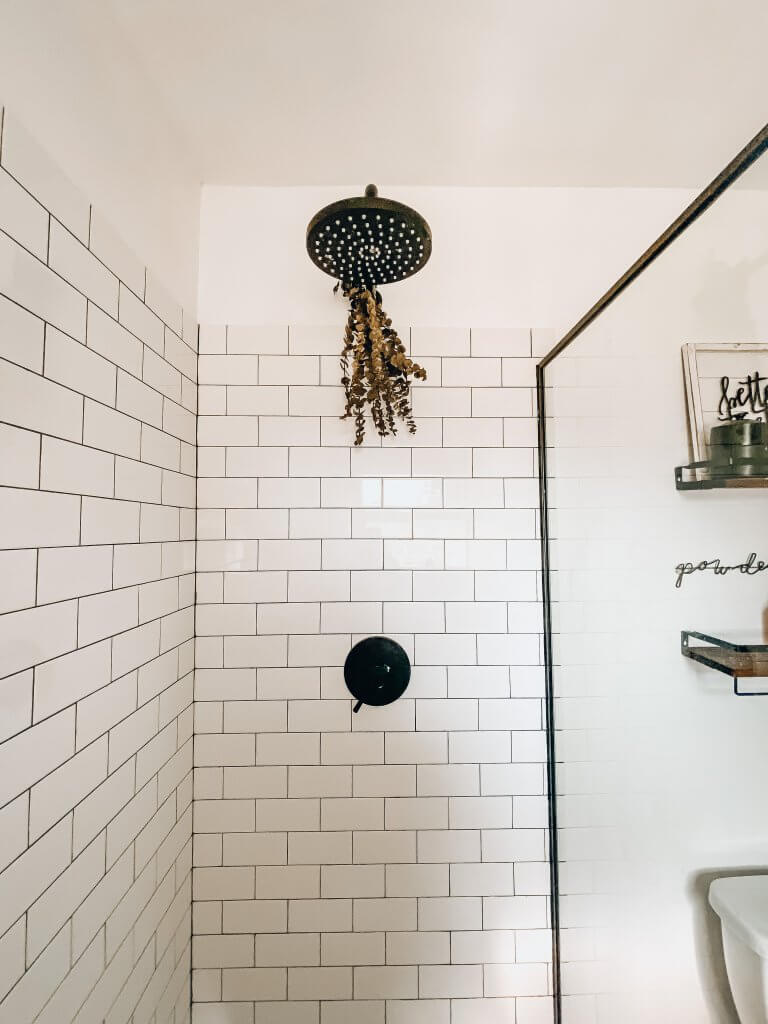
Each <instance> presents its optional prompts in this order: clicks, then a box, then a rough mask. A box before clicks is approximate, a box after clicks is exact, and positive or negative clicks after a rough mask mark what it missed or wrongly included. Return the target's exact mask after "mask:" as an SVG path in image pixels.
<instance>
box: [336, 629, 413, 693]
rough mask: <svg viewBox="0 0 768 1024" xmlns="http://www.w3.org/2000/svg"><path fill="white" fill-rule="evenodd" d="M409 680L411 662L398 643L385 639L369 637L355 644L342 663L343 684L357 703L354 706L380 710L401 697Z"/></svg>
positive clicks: (384, 637)
mask: <svg viewBox="0 0 768 1024" xmlns="http://www.w3.org/2000/svg"><path fill="white" fill-rule="evenodd" d="M410 678H411V663H410V661H409V660H408V655H407V654H406V653H405V651H404V650H403V648H402V647H401V646H400V644H398V643H396V642H395V641H394V640H390V639H389V637H386V636H369V637H367V638H366V639H365V640H361V641H360V643H358V644H355V646H354V647H353V648H352V650H351V651H350V652H349V654H348V655H347V660H346V661H345V662H344V682H345V683H346V684H347V689H348V690H349V692H350V693H351V694H352V696H353V697H354V698H355V700H356V701H357V704H356V705H355V707H354V710H355V711H359V710H360V707H361V705H363V704H371V705H372V706H373V707H381V706H382V705H384V704H391V703H392V702H393V701H396V700H397V698H398V697H402V695H403V694H404V693H405V691H406V689H407V688H408V683H409V681H410Z"/></svg>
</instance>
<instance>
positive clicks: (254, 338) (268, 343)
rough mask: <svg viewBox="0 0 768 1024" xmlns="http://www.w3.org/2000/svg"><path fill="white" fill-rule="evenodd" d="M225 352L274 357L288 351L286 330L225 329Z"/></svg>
mask: <svg viewBox="0 0 768 1024" xmlns="http://www.w3.org/2000/svg"><path fill="white" fill-rule="evenodd" d="M226 343H227V345H226V347H227V352H234V353H246V354H254V355H274V354H277V355H279V354H281V353H286V352H287V351H288V328H287V327H283V326H274V327H273V326H257V327H241V326H238V325H232V324H231V325H230V326H229V327H227V329H226Z"/></svg>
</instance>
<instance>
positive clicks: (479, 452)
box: [473, 448, 533, 507]
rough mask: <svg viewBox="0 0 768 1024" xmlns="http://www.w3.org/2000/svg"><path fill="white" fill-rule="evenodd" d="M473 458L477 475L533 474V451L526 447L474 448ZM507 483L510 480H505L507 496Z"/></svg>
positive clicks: (512, 475) (523, 475) (513, 475)
mask: <svg viewBox="0 0 768 1024" xmlns="http://www.w3.org/2000/svg"><path fill="white" fill-rule="evenodd" d="M473 458H474V473H475V475H476V476H479V477H483V476H484V477H518V476H519V477H529V476H532V474H533V453H532V451H531V450H530V449H528V448H475V449H474V456H473ZM509 484H510V481H506V480H505V485H506V488H507V497H508V496H509V493H510V489H509ZM507 503H509V502H507ZM526 505H527V502H526ZM513 507H514V506H513Z"/></svg>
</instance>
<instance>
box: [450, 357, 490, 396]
mask: <svg viewBox="0 0 768 1024" xmlns="http://www.w3.org/2000/svg"><path fill="white" fill-rule="evenodd" d="M442 373H443V377H442V383H443V387H449V388H450V387H476V388H493V387H500V386H501V359H494V358H477V357H476V356H475V357H474V358H471V359H443V365H442Z"/></svg>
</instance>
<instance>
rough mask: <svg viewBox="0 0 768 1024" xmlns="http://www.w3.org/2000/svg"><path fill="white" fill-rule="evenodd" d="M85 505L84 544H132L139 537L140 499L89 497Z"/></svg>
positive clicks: (85, 500)
mask: <svg viewBox="0 0 768 1024" xmlns="http://www.w3.org/2000/svg"><path fill="white" fill-rule="evenodd" d="M82 506H83V509H82V526H81V535H80V542H81V543H82V544H130V543H133V542H135V541H138V539H139V512H140V505H139V504H138V502H133V501H115V500H112V499H111V498H89V497H85V498H83V499H82Z"/></svg>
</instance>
